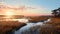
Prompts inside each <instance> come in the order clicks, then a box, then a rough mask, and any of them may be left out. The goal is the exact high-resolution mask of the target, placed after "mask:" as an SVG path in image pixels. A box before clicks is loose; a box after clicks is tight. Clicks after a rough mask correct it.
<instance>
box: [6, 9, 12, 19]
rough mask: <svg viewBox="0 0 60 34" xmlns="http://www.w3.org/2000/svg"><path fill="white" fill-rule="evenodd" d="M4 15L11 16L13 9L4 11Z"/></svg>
mask: <svg viewBox="0 0 60 34" xmlns="http://www.w3.org/2000/svg"><path fill="white" fill-rule="evenodd" d="M5 16H6V18H11V17H12V16H13V11H11V10H8V11H6V13H5Z"/></svg>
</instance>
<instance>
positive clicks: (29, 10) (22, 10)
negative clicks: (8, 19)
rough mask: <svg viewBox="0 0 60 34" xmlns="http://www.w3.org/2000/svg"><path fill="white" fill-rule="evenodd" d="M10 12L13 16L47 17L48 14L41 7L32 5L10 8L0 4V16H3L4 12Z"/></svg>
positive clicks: (47, 11)
mask: <svg viewBox="0 0 60 34" xmlns="http://www.w3.org/2000/svg"><path fill="white" fill-rule="evenodd" d="M8 10H12V12H14V15H47V14H50V13H51V12H49V10H48V9H46V8H44V7H41V6H34V5H21V6H20V5H19V6H11V5H7V4H5V3H4V2H0V15H1V14H4V13H5V12H6V11H8Z"/></svg>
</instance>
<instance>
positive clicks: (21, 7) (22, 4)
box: [0, 0, 60, 15]
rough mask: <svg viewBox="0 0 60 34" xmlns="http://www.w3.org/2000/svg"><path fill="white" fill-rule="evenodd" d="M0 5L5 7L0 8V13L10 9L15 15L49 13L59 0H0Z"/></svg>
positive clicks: (59, 5) (58, 4)
mask: <svg viewBox="0 0 60 34" xmlns="http://www.w3.org/2000/svg"><path fill="white" fill-rule="evenodd" d="M0 5H4V6H0V7H5V8H3V10H1V8H0V11H1V13H0V14H5V13H6V12H9V11H10V12H13V13H14V14H17V15H50V14H51V11H52V10H53V9H56V8H59V7H60V0H0ZM6 7H7V9H6ZM8 7H9V8H8ZM14 9H15V10H14Z"/></svg>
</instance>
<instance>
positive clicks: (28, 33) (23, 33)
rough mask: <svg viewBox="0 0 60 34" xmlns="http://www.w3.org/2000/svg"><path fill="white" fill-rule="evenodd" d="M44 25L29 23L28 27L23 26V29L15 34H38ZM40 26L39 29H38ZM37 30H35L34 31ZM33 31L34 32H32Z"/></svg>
mask: <svg viewBox="0 0 60 34" xmlns="http://www.w3.org/2000/svg"><path fill="white" fill-rule="evenodd" d="M39 24H40V25H43V22H41V23H40V22H38V23H27V25H26V26H23V27H22V28H20V29H19V30H18V31H15V34H37V33H38V31H37V30H38V28H39V27H40V25H39ZM37 26H38V27H37ZM31 28H33V29H35V30H33V29H31ZM31 30H32V31H31Z"/></svg>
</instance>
